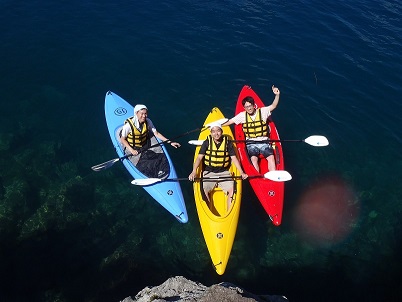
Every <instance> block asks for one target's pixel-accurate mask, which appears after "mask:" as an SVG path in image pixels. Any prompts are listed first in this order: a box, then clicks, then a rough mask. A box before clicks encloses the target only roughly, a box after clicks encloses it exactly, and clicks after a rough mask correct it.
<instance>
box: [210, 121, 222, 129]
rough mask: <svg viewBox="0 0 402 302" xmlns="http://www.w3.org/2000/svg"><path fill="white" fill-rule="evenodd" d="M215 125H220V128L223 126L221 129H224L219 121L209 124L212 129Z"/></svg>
mask: <svg viewBox="0 0 402 302" xmlns="http://www.w3.org/2000/svg"><path fill="white" fill-rule="evenodd" d="M213 127H218V128H221V130H222V125H221V123H218V122H213V123H210V124H209V129H211V130H212V128H213Z"/></svg>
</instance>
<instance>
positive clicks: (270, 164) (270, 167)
mask: <svg viewBox="0 0 402 302" xmlns="http://www.w3.org/2000/svg"><path fill="white" fill-rule="evenodd" d="M267 161H268V170H269V171H275V170H276V164H275V158H274V156H273V155H270V156H268V157H267Z"/></svg>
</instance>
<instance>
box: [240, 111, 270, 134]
mask: <svg viewBox="0 0 402 302" xmlns="http://www.w3.org/2000/svg"><path fill="white" fill-rule="evenodd" d="M245 114H246V122H245V123H244V124H243V132H244V135H245V136H246V137H249V138H254V137H260V136H267V137H269V131H268V130H269V128H268V127H269V126H268V124H267V122H266V121H263V120H262V118H261V109H260V108H258V109H257V114H256V116H255V120H254V121H253V120H252V119H251V116H250V115H249V114H248V113H247V112H245Z"/></svg>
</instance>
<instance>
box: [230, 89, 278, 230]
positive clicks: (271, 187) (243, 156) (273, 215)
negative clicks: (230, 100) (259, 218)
mask: <svg viewBox="0 0 402 302" xmlns="http://www.w3.org/2000/svg"><path fill="white" fill-rule="evenodd" d="M247 96H251V97H253V98H254V101H255V105H256V106H257V108H261V107H264V106H265V105H264V103H263V102H262V101H261V99H260V98H259V97H258V95H257V94H256V93H255V92H254V90H253V89H251V87H250V86H244V87H243V89H242V90H241V91H240V94H239V98H238V100H237V105H236V114H238V113H240V112H243V111H244V108H243V105H242V100H243V99H244V98H245V97H247ZM268 120H269V126H270V128H271V135H270V139H271V140H279V134H278V131H277V129H276V127H275V124H274V122H273V121H272V118H271V117H269V118H268ZM235 138H236V140H238V141H243V140H245V136H244V132H243V128H242V124H239V125H235ZM272 147H273V148H274V156H275V162H276V170H284V169H285V166H284V162H283V153H282V145H281V143H280V142H273V143H272ZM237 150H238V151H239V156H240V162H241V164H242V166H243V169H244V171H245V172H246V173H247V174H248V175H249V176H255V175H263V174H265V173H266V172H268V162H267V160H266V159H265V158H264V157H263V156H261V155H260V160H259V166H260V173H258V172H257V170H256V169H255V168H254V166H253V164H252V163H251V161H250V158H249V156H248V154H247V149H246V144H245V143H244V142H238V143H237ZM249 181H250V184H251V187H252V188H253V190H254V192H255V194H256V195H257V198H258V199H259V201H260V202H261V204H262V206H263V207H264V209H265V211H266V212H267V214H268V215H269V218H270V219H271V220H272V223H273V224H274V225H276V226H278V225H280V224H281V223H282V211H283V199H284V191H285V184H284V182H277V181H272V180H269V179H267V178H264V177H261V178H250V179H249Z"/></svg>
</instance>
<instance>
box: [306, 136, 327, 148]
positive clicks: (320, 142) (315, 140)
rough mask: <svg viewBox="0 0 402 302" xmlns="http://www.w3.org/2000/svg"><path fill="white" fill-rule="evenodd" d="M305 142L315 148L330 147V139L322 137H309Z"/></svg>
mask: <svg viewBox="0 0 402 302" xmlns="http://www.w3.org/2000/svg"><path fill="white" fill-rule="evenodd" d="M304 142H306V143H307V144H309V145H311V146H314V147H325V146H328V145H329V142H328V139H327V138H326V137H325V136H322V135H312V136H309V137H308V138H306V139H305V140H304Z"/></svg>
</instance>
